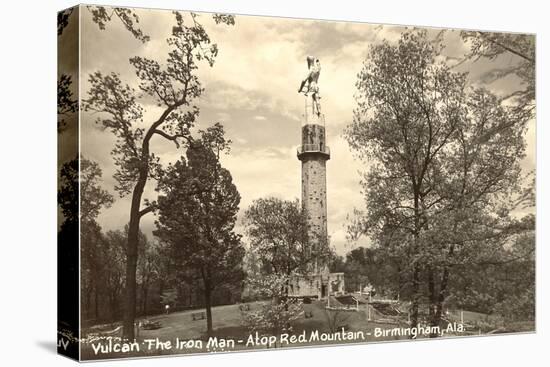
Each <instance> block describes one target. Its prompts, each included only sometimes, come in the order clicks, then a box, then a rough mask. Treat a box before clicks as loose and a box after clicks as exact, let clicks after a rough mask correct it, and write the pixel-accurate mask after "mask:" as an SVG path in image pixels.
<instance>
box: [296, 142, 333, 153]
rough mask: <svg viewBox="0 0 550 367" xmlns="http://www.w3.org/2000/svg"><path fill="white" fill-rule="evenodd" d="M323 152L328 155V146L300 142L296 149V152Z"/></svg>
mask: <svg viewBox="0 0 550 367" xmlns="http://www.w3.org/2000/svg"><path fill="white" fill-rule="evenodd" d="M314 152H315V153H323V154H328V155H330V148H329V147H327V146H326V145H322V146H321V144H302V145H300V146H299V147H298V149H297V154H298V155H300V154H303V153H314Z"/></svg>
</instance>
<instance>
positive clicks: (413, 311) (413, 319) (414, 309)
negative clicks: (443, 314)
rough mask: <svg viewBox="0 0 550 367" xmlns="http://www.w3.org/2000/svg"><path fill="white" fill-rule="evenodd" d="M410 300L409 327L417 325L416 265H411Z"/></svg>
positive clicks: (417, 271)
mask: <svg viewBox="0 0 550 367" xmlns="http://www.w3.org/2000/svg"><path fill="white" fill-rule="evenodd" d="M412 280H413V281H412V301H411V310H410V313H411V325H410V327H411V328H416V327H417V326H418V301H419V294H418V292H419V290H420V287H419V270H418V265H417V264H414V265H413V277H412Z"/></svg>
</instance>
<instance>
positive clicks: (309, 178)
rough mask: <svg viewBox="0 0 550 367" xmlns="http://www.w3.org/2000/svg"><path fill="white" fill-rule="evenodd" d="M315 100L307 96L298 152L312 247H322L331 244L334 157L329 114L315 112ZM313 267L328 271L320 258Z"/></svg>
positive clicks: (304, 204)
mask: <svg viewBox="0 0 550 367" xmlns="http://www.w3.org/2000/svg"><path fill="white" fill-rule="evenodd" d="M314 103H315V102H314V101H313V100H312V99H311V97H309V98H308V97H307V96H306V97H305V112H304V114H303V117H302V145H300V146H299V147H298V152H297V156H298V159H299V160H300V161H301V162H302V207H303V208H304V209H305V212H306V215H307V224H308V239H309V243H310V245H311V246H312V248H314V249H319V247H320V246H328V238H327V234H328V232H327V178H326V177H327V176H326V161H327V160H329V159H330V149H329V147H328V146H327V145H326V138H325V116H324V115H323V114H321V113H319V112H314V111H315V109H314V106H313V104H314ZM313 268H314V269H312V270H313V272H314V273H319V272H325V271H328V268H327V266H326V264H322V263H321V262H320V261H319V260H318V259H315V261H314V264H313Z"/></svg>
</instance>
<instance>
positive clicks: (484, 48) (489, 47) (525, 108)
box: [460, 31, 536, 128]
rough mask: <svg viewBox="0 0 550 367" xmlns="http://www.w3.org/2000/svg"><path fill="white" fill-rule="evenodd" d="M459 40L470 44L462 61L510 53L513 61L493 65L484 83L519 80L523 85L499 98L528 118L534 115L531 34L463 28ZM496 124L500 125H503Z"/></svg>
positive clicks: (533, 56) (534, 87) (532, 43)
mask: <svg viewBox="0 0 550 367" xmlns="http://www.w3.org/2000/svg"><path fill="white" fill-rule="evenodd" d="M460 35H461V37H462V39H463V40H464V41H465V42H469V44H470V52H469V53H468V54H467V55H466V56H465V59H464V60H473V61H477V60H479V59H482V58H483V59H487V60H491V61H493V60H496V59H497V58H499V57H501V56H505V55H508V56H512V58H513V59H514V60H513V62H507V63H506V66H505V67H494V68H492V69H491V70H490V71H489V72H487V73H486V74H485V75H484V77H483V78H484V79H485V81H486V82H489V83H490V82H493V81H495V80H497V79H500V78H505V77H508V76H511V75H515V76H516V77H518V78H519V80H520V81H521V84H520V85H521V86H522V87H523V88H518V89H516V90H515V91H513V92H512V93H510V94H508V95H506V96H504V97H502V98H501V99H502V100H503V101H504V100H511V101H512V103H513V104H514V106H516V109H517V112H520V111H521V112H523V113H524V114H525V115H526V116H528V117H534V115H535V93H536V86H535V62H536V54H535V36H534V35H530V34H515V33H492V32H480V31H462V32H460ZM504 127H505V126H503V127H499V128H504Z"/></svg>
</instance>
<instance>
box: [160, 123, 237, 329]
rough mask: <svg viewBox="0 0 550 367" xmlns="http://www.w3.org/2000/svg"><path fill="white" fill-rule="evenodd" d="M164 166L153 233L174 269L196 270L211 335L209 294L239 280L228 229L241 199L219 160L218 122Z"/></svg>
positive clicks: (220, 135) (231, 228)
mask: <svg viewBox="0 0 550 367" xmlns="http://www.w3.org/2000/svg"><path fill="white" fill-rule="evenodd" d="M201 135H202V137H201V139H197V140H195V141H194V142H193V143H191V144H190V146H189V148H188V149H187V157H186V158H184V157H181V158H180V160H178V161H177V162H176V163H175V164H173V165H170V166H169V167H168V168H167V169H166V172H165V173H164V175H163V176H162V178H161V179H160V180H159V186H158V189H159V190H160V191H161V192H162V194H161V195H159V198H158V207H159V218H158V221H157V228H158V229H157V230H156V231H155V235H156V236H158V237H159V238H161V239H162V240H163V241H164V242H165V243H167V244H169V246H170V248H171V252H172V254H173V258H174V259H175V260H176V261H177V262H178V263H179V264H180V266H179V267H180V268H186V267H188V268H191V269H192V270H193V272H194V273H195V274H198V275H199V277H200V279H201V281H202V286H203V290H204V301H205V306H206V320H207V331H208V334H209V335H210V334H211V333H212V330H213V328H212V292H213V291H214V290H215V289H218V288H219V287H220V286H221V285H223V284H235V283H239V282H240V281H241V280H242V279H243V276H244V275H243V271H242V266H243V257H244V247H243V246H242V244H241V240H240V236H239V235H237V234H236V233H235V232H234V228H235V222H236V220H237V213H238V211H239V202H240V200H241V197H240V195H239V193H238V191H237V188H236V187H235V185H234V184H233V180H232V177H231V174H230V172H229V171H228V170H227V169H225V168H223V167H222V166H221V163H220V154H221V153H222V152H224V151H226V150H227V149H228V147H229V142H228V141H226V140H225V139H224V138H223V135H224V132H223V127H222V126H221V125H219V124H216V125H214V126H213V127H211V128H209V129H207V130H206V131H201Z"/></svg>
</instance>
